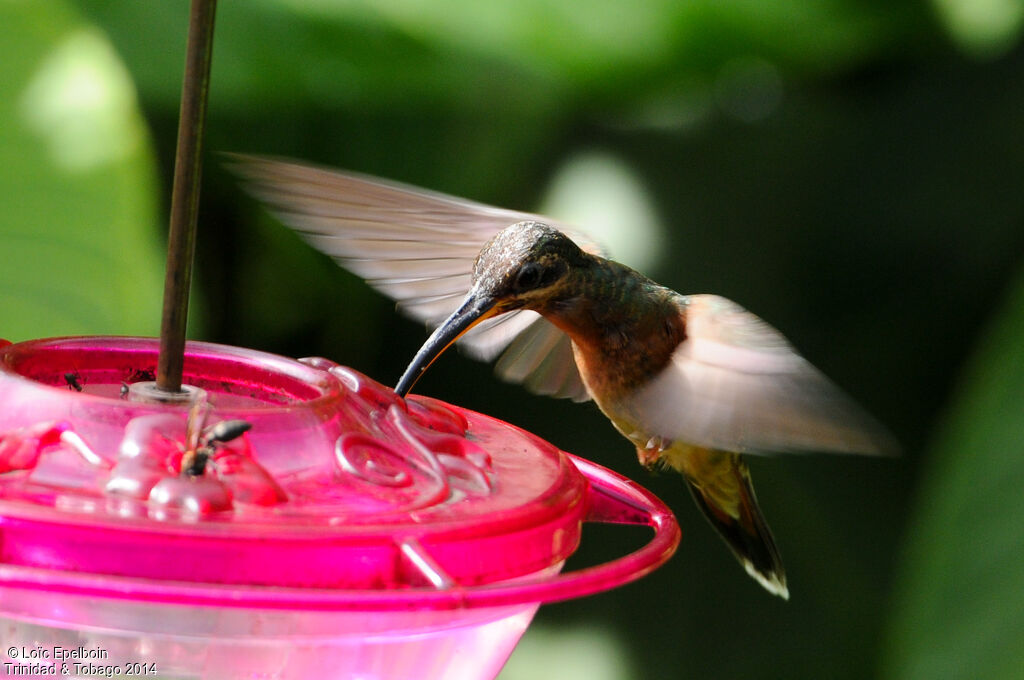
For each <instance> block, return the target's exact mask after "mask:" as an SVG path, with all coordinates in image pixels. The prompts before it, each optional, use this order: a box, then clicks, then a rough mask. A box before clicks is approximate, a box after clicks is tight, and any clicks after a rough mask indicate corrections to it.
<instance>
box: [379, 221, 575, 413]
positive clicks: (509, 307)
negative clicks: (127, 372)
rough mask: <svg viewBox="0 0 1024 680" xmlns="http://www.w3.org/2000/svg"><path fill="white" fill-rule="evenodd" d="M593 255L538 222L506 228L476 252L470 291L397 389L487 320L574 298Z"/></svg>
mask: <svg viewBox="0 0 1024 680" xmlns="http://www.w3.org/2000/svg"><path fill="white" fill-rule="evenodd" d="M589 257H590V256H589V255H587V254H586V253H585V252H583V250H582V249H580V247H579V246H577V245H576V244H575V243H573V242H572V240H571V239H570V238H569V237H568V236H566V235H565V234H563V233H562V232H560V231H558V230H557V229H553V228H552V227H549V226H548V225H546V224H542V223H540V222H533V221H526V222H518V223H516V224H513V225H512V226H510V227H506V228H505V229H502V230H501V231H500V232H498V233H497V234H496V235H495V236H494V238H492V239H491V240H490V241H488V242H487V244H486V245H484V247H483V248H482V249H481V250H480V254H479V255H477V258H476V262H474V264H473V273H472V278H471V281H472V287H471V288H470V290H469V293H467V294H466V297H465V298H463V300H462V303H461V304H460V305H459V307H458V309H456V310H455V311H454V312H453V313H452V314H451V316H449V317H448V318H447V319H446V320H445V321H444V322H443V323H442V324H441V325H440V326H438V327H437V330H435V331H434V332H433V333H432V334H431V336H430V337H429V338H428V339H427V341H426V343H424V345H423V347H421V348H420V351H419V352H417V353H416V356H415V357H414V358H413V360H412V363H410V364H409V367H408V368H406V369H405V373H404V374H403V375H402V377H401V379H400V380H399V381H398V385H397V386H396V387H395V392H397V393H398V394H399V395H400V396H405V394H406V393H408V391H409V390H410V389H411V388H412V386H413V384H414V383H415V382H416V380H417V379H418V378H419V376H420V375H422V374H423V372H424V371H426V370H427V368H429V367H430V365H431V364H432V363H433V362H434V360H435V359H437V357H438V356H440V355H441V354H442V353H443V352H444V351H445V350H446V349H448V347H450V346H451V345H452V343H454V342H455V341H456V340H458V339H459V338H460V337H461V336H462V335H463V334H464V333H466V331H468V330H469V329H470V328H472V327H473V326H475V325H476V324H478V323H480V322H481V321H483V320H484V319H489V318H491V317H493V316H497V315H499V314H504V313H505V312H510V311H513V310H516V309H532V310H536V311H543V310H544V309H546V308H548V307H549V306H551V305H556V304H558V303H559V302H561V301H563V300H565V299H566V298H568V297H571V294H572V285H571V283H572V276H571V274H572V273H573V272H578V271H579V270H580V269H582V268H584V267H585V266H586V264H587V263H588V261H589Z"/></svg>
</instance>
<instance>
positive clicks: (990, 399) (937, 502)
mask: <svg viewBox="0 0 1024 680" xmlns="http://www.w3.org/2000/svg"><path fill="white" fill-rule="evenodd" d="M1022 480H1024V276H1020V277H1018V279H1017V281H1016V286H1015V287H1014V288H1013V289H1012V291H1011V295H1010V298H1009V299H1008V300H1007V302H1006V305H1005V307H1004V309H1003V310H1002V313H1001V314H999V315H998V316H997V318H996V323H995V325H994V327H993V328H992V329H991V331H990V332H989V333H988V335H987V337H986V338H985V340H984V341H983V342H982V344H981V346H980V347H979V348H978V350H977V353H976V355H975V358H974V361H973V364H972V365H971V366H970V367H969V370H968V371H967V375H966V380H965V382H964V384H963V389H962V390H961V391H960V394H959V397H958V398H957V399H956V401H955V403H954V404H953V409H952V411H951V413H950V416H949V419H948V421H947V423H946V426H945V428H943V429H942V430H941V431H940V436H939V438H938V441H937V442H936V444H935V446H934V447H933V452H932V457H931V469H930V470H928V471H927V472H926V474H925V479H924V480H923V483H922V485H921V489H920V493H919V496H918V508H917V515H916V518H915V519H914V521H912V522H911V523H910V525H909V529H908V531H909V536H908V543H909V546H908V548H907V551H906V555H905V561H904V564H903V574H902V583H901V585H902V588H898V589H897V592H899V593H900V597H899V598H898V599H897V603H896V609H895V616H894V618H893V621H892V628H891V633H892V638H891V646H890V649H889V654H888V658H887V661H888V665H887V667H886V669H885V670H886V671H887V673H886V677H889V678H898V679H900V680H916V679H921V680H925V679H927V680H938V679H941V678H985V679H986V680H1000V679H1002V678H1005V679H1007V680H1010V679H1017V678H1020V677H1021V674H1022V672H1024V567H1022V565H1024V534H1022V527H1024V495H1022V492H1021V481H1022Z"/></svg>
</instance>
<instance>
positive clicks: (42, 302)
mask: <svg viewBox="0 0 1024 680" xmlns="http://www.w3.org/2000/svg"><path fill="white" fill-rule="evenodd" d="M0 12H2V14H3V20H2V21H0V44H3V45H4V58H3V60H0V186H2V187H3V191H2V192H0V215H3V218H2V221H0V336H2V337H5V338H7V339H10V340H23V339H28V338H32V337H38V336H48V335H65V334H85V333H116V334H129V333H140V334H153V332H154V331H155V329H156V328H157V327H158V324H159V305H160V299H161V293H160V287H159V282H160V278H161V273H162V271H163V265H162V260H161V258H160V256H159V252H158V249H157V243H156V239H155V238H154V235H153V233H154V230H153V226H154V221H155V219H156V209H155V207H156V200H155V196H156V178H155V176H154V162H153V154H152V151H151V149H150V144H149V139H148V133H147V131H146V127H145V124H144V122H143V120H142V118H141V116H140V114H139V111H138V107H137V105H136V101H135V91H134V89H133V87H132V84H131V80H130V78H129V76H128V73H127V72H126V71H125V69H124V67H123V66H122V65H121V63H120V61H119V60H118V58H117V56H116V55H115V54H114V52H113V50H112V49H111V47H110V45H109V43H108V42H107V41H106V39H105V38H104V37H103V35H102V34H101V33H100V32H98V31H97V30H96V29H95V28H93V27H91V26H89V25H88V24H85V23H83V22H82V21H81V20H80V19H79V18H78V17H77V16H76V15H75V13H74V12H73V11H71V10H70V9H69V7H68V6H67V5H66V3H64V2H61V1H58V0H40V1H38V2H30V3H29V2H15V3H11V2H4V3H3V4H2V7H0Z"/></svg>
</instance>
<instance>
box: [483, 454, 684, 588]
mask: <svg viewBox="0 0 1024 680" xmlns="http://www.w3.org/2000/svg"><path fill="white" fill-rule="evenodd" d="M565 455H566V456H567V457H568V458H569V459H570V460H571V461H572V462H573V464H574V465H575V466H576V468H577V469H578V470H579V471H580V473H581V474H582V475H583V476H584V477H586V479H587V481H588V482H589V488H588V502H589V507H588V511H587V515H586V517H585V518H584V521H585V522H593V523H598V524H632V525H642V526H648V527H651V528H652V529H653V530H654V536H653V537H652V538H651V540H650V541H649V542H648V543H646V544H645V545H644V546H642V547H640V548H639V549H637V550H635V551H633V552H631V553H629V554H626V555H623V556H622V557H619V558H616V559H614V560H612V561H611V562H605V563H604V564H599V565H596V566H593V567H587V568H584V569H580V570H579V571H572V572H566V573H561V574H558V575H555V576H550V577H548V578H544V579H540V580H536V581H534V580H529V579H524V580H523V581H519V582H516V583H512V584H489V585H482V586H477V587H471V588H465V589H464V598H463V599H464V601H465V604H466V605H468V606H474V607H479V606H489V605H491V606H493V605H502V604H511V603H521V602H541V603H543V602H557V601H560V600H569V599H573V598H577V597H583V596H585V595H593V594H594V593H598V592H601V591H604V590H609V589H610V588H614V587H617V586H621V585H624V584H626V583H631V582H632V581H635V580H637V579H640V578H642V577H644V576H646V575H647V574H649V573H650V572H652V571H654V570H655V569H657V568H658V567H660V566H661V565H663V564H664V563H665V562H667V561H668V560H669V558H670V557H672V555H673V553H675V551H676V548H677V547H679V540H680V537H681V535H682V532H681V531H680V529H679V524H678V523H677V522H676V518H675V516H673V514H672V511H671V510H669V509H668V507H667V506H666V505H665V504H664V503H663V502H662V501H661V500H660V499H659V498H658V497H657V496H655V495H654V494H652V493H651V492H650V491H647V490H646V489H644V488H643V487H641V486H640V485H639V484H636V483H635V482H633V481H632V480H630V479H628V478H626V477H623V476H622V475H619V474H618V473H616V472H613V471H611V470H609V469H608V468H605V467H602V466H600V465H598V464H597V463H593V462H591V461H589V460H586V459H584V458H580V457H578V456H574V455H572V454H570V453H566V454H565Z"/></svg>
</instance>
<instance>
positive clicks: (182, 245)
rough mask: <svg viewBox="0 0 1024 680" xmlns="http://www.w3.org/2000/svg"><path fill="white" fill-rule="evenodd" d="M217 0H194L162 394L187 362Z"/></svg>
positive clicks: (163, 334)
mask: <svg viewBox="0 0 1024 680" xmlns="http://www.w3.org/2000/svg"><path fill="white" fill-rule="evenodd" d="M216 9H217V0H192V10H191V14H190V16H189V25H188V46H187V47H186V56H185V80H184V83H183V84H182V88H181V112H180V114H179V118H178V148H177V152H176V153H175V156H174V188H173V190H172V193H171V220H170V231H169V235H168V238H167V273H166V278H165V279H164V310H163V319H162V322H161V325H160V357H159V359H158V360H157V369H156V384H157V387H158V388H159V389H160V390H163V391H165V392H180V391H181V379H182V372H183V370H184V363H185V326H186V323H187V321H188V294H189V286H190V285H191V282H192V261H193V259H194V256H195V250H196V221H197V216H198V212H199V181H200V179H201V178H202V148H203V127H204V123H205V121H206V100H207V94H208V93H209V90H210V62H211V59H212V56H213V19H214V14H215V13H216Z"/></svg>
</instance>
